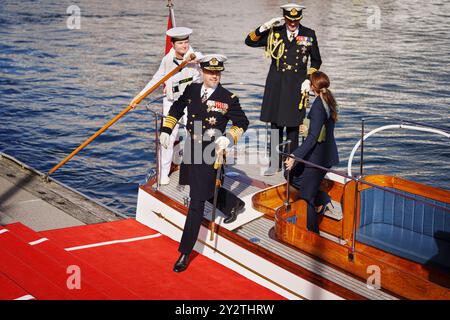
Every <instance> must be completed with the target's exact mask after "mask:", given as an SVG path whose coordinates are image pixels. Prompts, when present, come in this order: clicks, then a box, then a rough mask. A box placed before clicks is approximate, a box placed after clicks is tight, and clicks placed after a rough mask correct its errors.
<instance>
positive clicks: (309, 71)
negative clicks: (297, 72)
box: [308, 68, 318, 75]
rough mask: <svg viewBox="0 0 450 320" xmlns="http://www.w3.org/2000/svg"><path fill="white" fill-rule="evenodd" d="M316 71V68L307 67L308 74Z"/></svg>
mask: <svg viewBox="0 0 450 320" xmlns="http://www.w3.org/2000/svg"><path fill="white" fill-rule="evenodd" d="M316 71H318V70H317V69H316V68H309V69H308V75H310V74H313V73H314V72H316Z"/></svg>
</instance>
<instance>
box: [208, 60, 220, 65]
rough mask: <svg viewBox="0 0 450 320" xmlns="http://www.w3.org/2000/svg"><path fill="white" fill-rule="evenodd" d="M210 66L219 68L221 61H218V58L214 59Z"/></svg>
mask: <svg viewBox="0 0 450 320" xmlns="http://www.w3.org/2000/svg"><path fill="white" fill-rule="evenodd" d="M209 64H210V65H212V66H218V65H219V60H217V59H216V58H212V59H211V61H210V62H209Z"/></svg>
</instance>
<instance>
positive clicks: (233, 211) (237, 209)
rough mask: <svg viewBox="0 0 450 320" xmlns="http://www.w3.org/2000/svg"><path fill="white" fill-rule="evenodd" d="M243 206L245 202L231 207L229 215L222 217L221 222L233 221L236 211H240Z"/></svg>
mask: <svg viewBox="0 0 450 320" xmlns="http://www.w3.org/2000/svg"><path fill="white" fill-rule="evenodd" d="M244 207H245V203H244V202H242V203H241V204H239V205H238V206H237V207H234V208H233V209H231V212H230V216H229V217H226V218H225V219H223V223H232V222H233V221H235V220H236V218H237V215H238V212H239V211H241V210H242V209H244Z"/></svg>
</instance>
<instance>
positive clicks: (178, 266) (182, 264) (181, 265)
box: [173, 254, 189, 272]
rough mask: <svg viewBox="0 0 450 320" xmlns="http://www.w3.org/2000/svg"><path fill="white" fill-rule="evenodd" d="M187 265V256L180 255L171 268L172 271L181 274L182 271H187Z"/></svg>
mask: <svg viewBox="0 0 450 320" xmlns="http://www.w3.org/2000/svg"><path fill="white" fill-rule="evenodd" d="M188 263H189V255H188V254H181V255H180V257H179V258H178V260H177V262H175V265H174V266H173V271H175V272H183V271H184V270H186V269H187V267H188Z"/></svg>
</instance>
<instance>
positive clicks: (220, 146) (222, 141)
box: [214, 136, 230, 152]
mask: <svg viewBox="0 0 450 320" xmlns="http://www.w3.org/2000/svg"><path fill="white" fill-rule="evenodd" d="M214 142H215V143H216V152H219V151H221V150H225V149H226V148H227V147H228V145H229V144H230V139H228V138H227V137H225V136H220V137H219V138H217V139H216V140H215V141H214Z"/></svg>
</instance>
